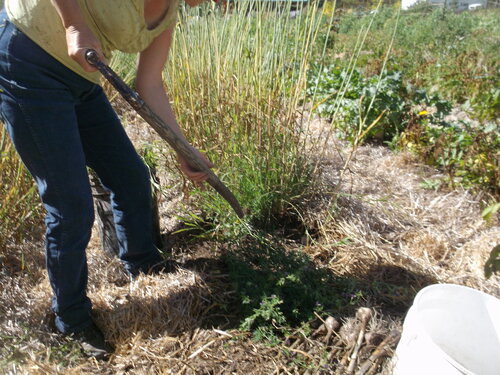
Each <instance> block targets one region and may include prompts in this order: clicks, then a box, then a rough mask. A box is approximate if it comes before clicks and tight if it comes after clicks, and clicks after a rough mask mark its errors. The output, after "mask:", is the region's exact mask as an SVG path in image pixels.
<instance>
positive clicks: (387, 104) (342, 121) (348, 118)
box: [307, 65, 408, 142]
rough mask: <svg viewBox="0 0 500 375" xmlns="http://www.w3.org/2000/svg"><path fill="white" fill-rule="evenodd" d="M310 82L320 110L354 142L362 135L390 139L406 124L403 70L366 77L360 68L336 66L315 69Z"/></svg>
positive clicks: (308, 91) (310, 91)
mask: <svg viewBox="0 0 500 375" xmlns="http://www.w3.org/2000/svg"><path fill="white" fill-rule="evenodd" d="M309 83H310V85H309V88H308V90H307V93H308V94H309V95H310V96H311V97H313V96H314V95H315V97H316V100H317V101H318V102H319V104H318V105H317V106H316V107H317V110H318V112H319V113H320V114H321V115H322V116H323V117H326V118H329V119H330V120H333V125H334V126H335V128H336V129H337V130H339V131H340V134H341V135H342V136H344V138H346V139H347V140H349V141H351V142H354V141H355V140H356V139H357V138H358V137H359V136H360V135H362V134H364V137H365V138H366V139H371V140H373V139H379V140H385V141H388V140H391V139H392V138H394V137H395V136H396V135H398V134H399V133H400V132H401V131H402V130H403V129H404V128H405V126H406V122H405V118H404V117H405V114H406V112H407V111H408V108H407V104H406V103H405V99H404V94H405V92H404V88H403V86H402V77H401V73H399V72H389V73H384V74H382V75H380V76H372V77H369V78H365V77H364V76H363V75H362V73H361V72H360V71H359V70H356V69H353V70H350V71H349V70H344V69H341V68H339V67H337V66H333V65H332V66H329V67H326V68H324V69H323V70H322V71H321V72H320V73H317V72H316V71H314V70H312V71H311V73H310V74H309ZM379 117H380V119H379ZM373 124H376V126H371V125H373Z"/></svg>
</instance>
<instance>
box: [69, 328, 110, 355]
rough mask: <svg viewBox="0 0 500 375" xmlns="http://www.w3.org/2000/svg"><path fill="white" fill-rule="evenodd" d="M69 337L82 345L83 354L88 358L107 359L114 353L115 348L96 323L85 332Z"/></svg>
mask: <svg viewBox="0 0 500 375" xmlns="http://www.w3.org/2000/svg"><path fill="white" fill-rule="evenodd" d="M69 337H70V338H71V339H72V340H74V341H76V342H78V343H79V344H80V346H81V347H82V350H83V354H85V355H86V356H87V357H94V358H96V359H107V358H108V357H109V356H110V355H111V353H113V347H112V346H111V345H109V344H108V343H107V342H106V339H105V338H104V335H103V334H102V331H101V330H100V329H99V327H97V325H96V324H95V323H94V322H92V324H91V325H90V326H89V327H87V328H85V329H84V330H83V331H80V332H76V333H72V334H70V335H69Z"/></svg>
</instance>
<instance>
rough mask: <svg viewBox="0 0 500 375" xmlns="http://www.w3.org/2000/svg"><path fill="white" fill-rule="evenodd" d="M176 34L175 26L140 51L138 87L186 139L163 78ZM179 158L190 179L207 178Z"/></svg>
mask: <svg viewBox="0 0 500 375" xmlns="http://www.w3.org/2000/svg"><path fill="white" fill-rule="evenodd" d="M172 34H173V28H170V29H168V30H166V31H164V32H163V33H161V34H160V35H159V36H158V37H156V38H155V39H154V40H153V42H152V43H151V44H150V45H149V46H148V47H147V48H146V49H145V50H144V51H142V52H141V53H140V55H139V63H138V67H137V78H136V84H135V86H136V88H137V92H138V93H139V95H140V96H141V97H142V99H143V100H144V101H145V102H146V103H147V105H148V106H149V107H150V108H151V109H152V110H153V112H155V113H156V114H157V115H158V116H159V117H160V118H161V119H162V120H163V121H164V122H165V123H167V124H168V125H169V126H170V127H171V128H172V130H173V131H174V132H175V133H176V134H177V135H179V136H180V137H183V138H184V135H183V133H182V130H181V128H180V126H179V124H178V123H177V120H176V119H175V115H174V112H173V110H172V107H171V105H170V101H169V99H168V96H167V93H166V91H165V87H164V85H163V77H162V72H163V68H164V66H165V63H166V61H167V58H168V52H169V49H170V44H171V41H172ZM193 152H195V153H198V154H199V155H200V156H201V157H202V159H203V160H205V161H206V163H207V166H208V167H209V168H211V167H213V164H212V163H211V162H210V161H208V160H207V159H206V158H205V156H204V155H203V154H202V153H200V152H199V151H198V150H197V149H195V148H193ZM178 159H179V163H180V167H181V170H182V172H183V173H184V174H185V175H186V176H187V177H188V178H189V179H191V180H193V181H195V182H201V181H204V180H206V179H207V175H206V174H205V173H203V172H200V171H197V170H195V169H193V168H191V167H190V166H189V165H188V163H187V162H186V160H185V159H184V158H182V157H180V156H178Z"/></svg>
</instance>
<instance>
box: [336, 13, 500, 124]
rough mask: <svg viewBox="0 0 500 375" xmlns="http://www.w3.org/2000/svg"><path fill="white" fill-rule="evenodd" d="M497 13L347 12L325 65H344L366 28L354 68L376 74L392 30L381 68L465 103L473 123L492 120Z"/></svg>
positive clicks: (498, 55) (499, 29)
mask: <svg viewBox="0 0 500 375" xmlns="http://www.w3.org/2000/svg"><path fill="white" fill-rule="evenodd" d="M499 12H500V10H498V9H494V8H493V9H488V11H484V12H462V13H453V12H445V13H443V11H442V10H441V9H435V8H434V9H430V8H429V7H425V6H424V7H416V8H415V9H412V10H411V11H407V12H401V14H399V12H398V11H396V10H395V9H393V8H391V7H383V8H381V9H380V10H379V12H377V13H376V14H374V15H373V14H367V15H362V16H360V15H356V14H355V13H347V14H345V15H344V16H342V17H341V18H340V20H339V21H338V23H339V32H338V34H336V36H335V45H334V46H332V47H331V48H329V51H328V53H327V59H328V60H327V61H329V63H332V61H333V63H335V64H337V65H338V66H341V67H342V68H347V67H348V65H349V64H350V57H352V56H353V53H354V52H353V48H352V46H354V45H356V43H357V41H358V39H359V32H360V30H363V29H365V28H367V27H368V26H369V27H370V32H369V35H368V36H367V38H366V39H365V41H364V46H363V53H361V54H360V55H359V57H358V58H357V59H356V66H357V67H358V68H359V69H362V70H363V71H364V72H365V73H366V74H367V75H368V76H371V75H373V74H379V73H380V72H381V71H382V65H383V64H382V61H383V60H385V58H386V49H387V46H388V45H389V43H390V40H391V30H393V29H394V28H395V27H396V25H397V24H398V23H399V26H397V33H396V35H395V38H394V43H393V47H392V50H393V52H392V55H391V57H390V58H389V60H388V64H387V69H388V70H392V71H401V72H403V73H404V77H405V82H404V83H405V85H406V83H411V84H413V85H415V86H418V87H422V88H425V89H426V90H428V91H430V92H439V93H440V95H441V97H443V98H445V99H447V100H449V101H452V102H454V103H459V104H468V108H469V111H470V113H471V115H473V116H475V117H476V118H477V119H480V120H486V121H494V120H495V119H496V117H497V114H498V111H499V107H498V106H499V103H498V98H499V94H498V90H497V87H498V83H499V81H498V80H499V78H498V77H499V75H498V71H499V65H498V62H499V61H500V49H499V48H498V37H497V35H499V32H500V23H498V17H499Z"/></svg>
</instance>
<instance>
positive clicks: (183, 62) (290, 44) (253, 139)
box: [165, 1, 321, 229]
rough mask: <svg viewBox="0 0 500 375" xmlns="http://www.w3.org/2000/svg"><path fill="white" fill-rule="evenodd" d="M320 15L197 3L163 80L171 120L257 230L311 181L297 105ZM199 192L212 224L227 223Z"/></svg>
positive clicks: (222, 211)
mask: <svg viewBox="0 0 500 375" xmlns="http://www.w3.org/2000/svg"><path fill="white" fill-rule="evenodd" d="M198 12H201V13H202V16H199V15H198V14H199V13H198ZM320 21H321V14H320V10H319V9H318V8H317V7H316V6H311V7H309V9H308V10H307V11H305V12H303V13H302V14H301V15H300V16H298V17H296V18H291V17H290V16H289V15H288V13H287V12H286V11H284V12H276V11H271V10H270V9H267V8H265V5H263V4H261V3H258V2H257V3H256V2H252V1H250V2H241V3H240V5H239V6H238V7H237V8H236V9H235V10H234V11H233V12H232V13H231V14H223V13H221V12H219V10H218V9H217V8H215V7H214V6H213V5H211V4H205V5H204V6H203V7H201V8H200V9H197V8H196V9H194V10H186V11H185V12H183V18H182V21H181V22H180V23H179V25H178V28H177V30H176V33H175V40H174V42H173V45H172V49H171V52H170V57H169V64H168V68H167V69H166V71H165V78H166V85H167V86H168V91H169V94H170V97H171V100H172V101H173V102H174V108H175V110H176V113H177V116H178V119H179V122H180V123H181V124H182V126H183V128H184V129H185V130H186V133H187V135H188V137H189V138H190V140H192V142H193V143H194V144H196V145H197V146H198V147H199V148H200V149H202V150H204V151H205V152H206V153H207V154H208V156H209V158H210V159H211V160H212V161H213V162H214V163H215V164H216V166H217V167H216V171H217V172H218V174H219V175H220V176H221V178H222V180H223V181H224V182H225V183H226V184H227V185H228V186H229V187H230V188H231V189H232V190H233V191H234V193H235V194H236V196H237V197H238V199H239V200H240V202H241V205H242V206H243V207H244V208H245V209H246V210H247V211H248V219H249V221H250V222H251V223H252V224H253V225H256V226H259V227H261V228H266V227H267V228H268V227H272V226H273V225H274V223H276V222H277V221H278V220H279V219H280V218H281V217H282V216H283V215H286V213H287V211H288V210H289V209H290V207H291V203H292V202H296V201H298V200H300V197H301V196H302V195H303V194H304V193H305V192H306V191H307V189H308V187H309V186H310V185H311V183H312V182H313V180H314V179H313V169H312V166H311V163H309V162H308V159H307V156H306V153H305V147H306V141H305V139H306V137H305V135H304V133H305V128H304V126H303V125H301V121H300V116H299V114H298V111H297V108H298V105H299V103H300V101H301V98H302V96H303V92H304V90H303V88H304V86H305V81H306V71H307V68H308V65H309V64H310V60H311V56H312V50H313V44H314V41H315V38H316V37H317V32H318V30H319V25H320ZM198 194H199V195H207V194H209V195H210V198H208V197H203V199H200V200H199V205H200V207H201V208H202V210H203V211H204V212H205V213H206V214H207V216H209V221H211V222H212V223H216V228H218V229H222V228H225V229H227V227H228V226H232V225H233V224H232V223H233V222H234V221H235V220H234V216H233V215H232V214H231V212H230V209H229V208H228V206H227V204H226V203H225V202H224V201H222V200H221V199H220V198H219V197H218V196H216V195H214V194H212V193H211V192H200V193H198ZM226 224H227V225H226Z"/></svg>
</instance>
